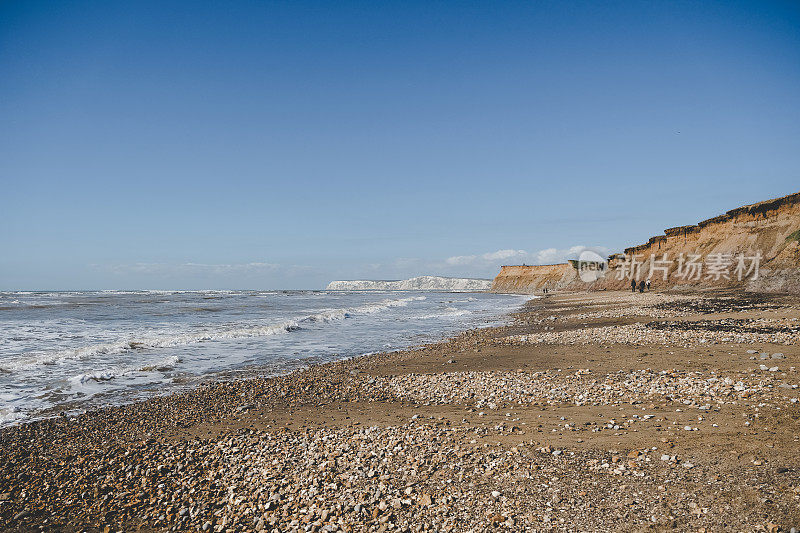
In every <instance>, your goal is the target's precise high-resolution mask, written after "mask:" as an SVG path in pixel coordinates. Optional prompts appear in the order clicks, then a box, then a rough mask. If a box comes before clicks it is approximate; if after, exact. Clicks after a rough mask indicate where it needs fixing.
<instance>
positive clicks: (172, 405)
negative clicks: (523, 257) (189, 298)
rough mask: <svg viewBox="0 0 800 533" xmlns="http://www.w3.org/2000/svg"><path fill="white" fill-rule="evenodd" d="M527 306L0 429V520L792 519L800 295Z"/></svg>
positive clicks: (238, 525)
mask: <svg viewBox="0 0 800 533" xmlns="http://www.w3.org/2000/svg"><path fill="white" fill-rule="evenodd" d="M516 318H517V320H516V322H515V323H514V324H512V325H510V326H508V327H504V328H495V329H486V330H478V331H470V332H465V333H464V334H463V335H460V336H458V337H455V338H453V339H450V340H448V341H446V342H443V343H441V344H438V345H432V346H427V347H422V348H421V349H419V350H415V351H409V352H399V353H390V354H376V355H373V356H369V357H365V358H361V359H356V360H350V361H344V362H339V363H333V364H328V365H323V366H318V367H313V368H311V369H308V370H304V371H301V372H296V373H293V374H291V375H289V376H284V377H281V378H275V379H260V378H255V379H250V380H242V381H235V382H229V383H216V384H209V385H206V386H203V387H201V388H200V389H198V390H196V391H192V392H187V393H183V394H179V395H174V396H168V397H162V398H153V399H151V400H148V401H145V402H140V403H137V404H132V405H127V406H120V407H114V408H109V409H104V410H100V411H96V412H91V413H86V414H83V415H80V416H76V417H63V416H57V417H55V418H53V419H50V420H45V421H39V422H33V423H30V424H26V425H21V426H17V427H12V428H6V429H4V430H2V431H1V432H0V444H2V446H1V447H0V529H2V530H9V531H131V530H137V529H138V530H143V531H214V532H223V531H225V532H240V531H490V530H496V529H500V530H505V531H576V530H579V531H619V530H626V531H630V530H632V531H666V530H673V529H677V530H681V531H709V532H710V531H758V530H761V531H785V532H789V531H792V528H800V466H799V465H800V422H799V421H800V405H798V398H799V397H800V391H799V390H798V384H800V373H798V372H797V371H796V368H797V367H800V349H799V348H798V346H797V345H798V342H797V341H798V334H797V329H796V328H797V327H798V322H797V319H798V318H800V314H799V313H798V310H797V307H796V304H795V302H794V301H792V300H787V299H785V298H767V297H759V296H753V295H741V294H728V293H724V294H711V295H687V294H680V295H668V294H644V295H640V294H630V293H607V294H568V295H558V296H551V297H549V298H544V299H541V300H535V301H533V302H531V304H530V305H529V306H528V308H526V309H525V310H523V312H521V313H520V314H519V316H517V317H516Z"/></svg>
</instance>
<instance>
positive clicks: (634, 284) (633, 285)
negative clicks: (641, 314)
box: [631, 278, 636, 292]
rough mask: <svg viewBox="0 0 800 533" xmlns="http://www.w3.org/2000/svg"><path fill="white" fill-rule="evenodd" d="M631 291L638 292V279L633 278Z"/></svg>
mask: <svg viewBox="0 0 800 533" xmlns="http://www.w3.org/2000/svg"><path fill="white" fill-rule="evenodd" d="M631 292H636V280H635V279H633V278H631Z"/></svg>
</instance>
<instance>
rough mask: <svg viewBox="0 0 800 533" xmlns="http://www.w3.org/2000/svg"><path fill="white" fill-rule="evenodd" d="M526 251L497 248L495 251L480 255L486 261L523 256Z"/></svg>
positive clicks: (526, 253)
mask: <svg viewBox="0 0 800 533" xmlns="http://www.w3.org/2000/svg"><path fill="white" fill-rule="evenodd" d="M527 255H528V252H526V251H525V250H497V251H496V252H490V253H485V254H483V255H482V256H481V257H482V258H484V259H485V260H487V261H498V260H505V259H510V258H512V257H525V256H527Z"/></svg>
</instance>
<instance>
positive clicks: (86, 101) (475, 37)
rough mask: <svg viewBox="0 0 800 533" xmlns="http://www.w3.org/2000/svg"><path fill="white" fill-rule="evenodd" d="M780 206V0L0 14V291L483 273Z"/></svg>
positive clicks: (184, 7) (787, 185)
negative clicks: (771, 202) (751, 208)
mask: <svg viewBox="0 0 800 533" xmlns="http://www.w3.org/2000/svg"><path fill="white" fill-rule="evenodd" d="M798 190H800V3H798V2H783V3H780V2H766V1H758V2H710V1H708V2H707V1H702V2H700V1H698V2H679V1H669V2H653V1H647V2H620V3H617V2H586V3H583V2H566V1H553V2H461V1H459V2H435V1H424V2H397V3H393V2H341V1H336V2H300V1H291V2H268V1H259V2H256V1H252V2H202V1H196V0H193V1H187V2H170V1H154V2H148V1H134V2H131V1H125V2H115V1H95V2H81V1H72V2H37V1H32V0H24V1H19V2H14V1H4V2H2V3H0V289H94V288H97V289H111V288H190V289H191V288H195V289H196V288H258V289H267V288H320V287H324V285H325V284H326V283H327V282H328V281H329V280H331V279H354V278H376V279H389V278H403V277H409V276H413V275H419V274H443V275H451V276H462V275H463V276H479V277H492V276H493V275H494V274H495V271H496V269H497V268H498V266H499V265H500V264H504V263H510V264H516V263H522V262H526V263H529V264H531V263H535V262H553V261H558V260H559V259H561V258H563V256H564V255H565V254H566V253H567V251H568V250H569V249H570V248H572V247H575V246H580V245H585V246H594V247H601V249H604V250H609V251H616V250H619V249H621V248H623V247H625V246H629V245H632V244H637V243H640V242H643V241H644V240H646V239H647V238H649V237H650V236H651V235H656V234H659V233H661V232H662V231H663V229H664V228H666V227H671V226H677V225H683V224H691V223H695V222H697V221H699V220H701V219H704V218H709V217H711V216H714V215H717V214H720V213H722V212H724V211H726V210H728V209H731V208H734V207H737V206H739V205H743V204H747V203H753V202H756V201H759V200H764V199H767V198H771V197H777V196H782V195H785V194H789V193H792V192H797V191H798Z"/></svg>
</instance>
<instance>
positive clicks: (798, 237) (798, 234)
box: [786, 229, 800, 242]
mask: <svg viewBox="0 0 800 533" xmlns="http://www.w3.org/2000/svg"><path fill="white" fill-rule="evenodd" d="M790 241H800V229H799V230H797V231H795V232H794V233H792V234H790V235H789V236H788V237H786V242H790Z"/></svg>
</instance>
